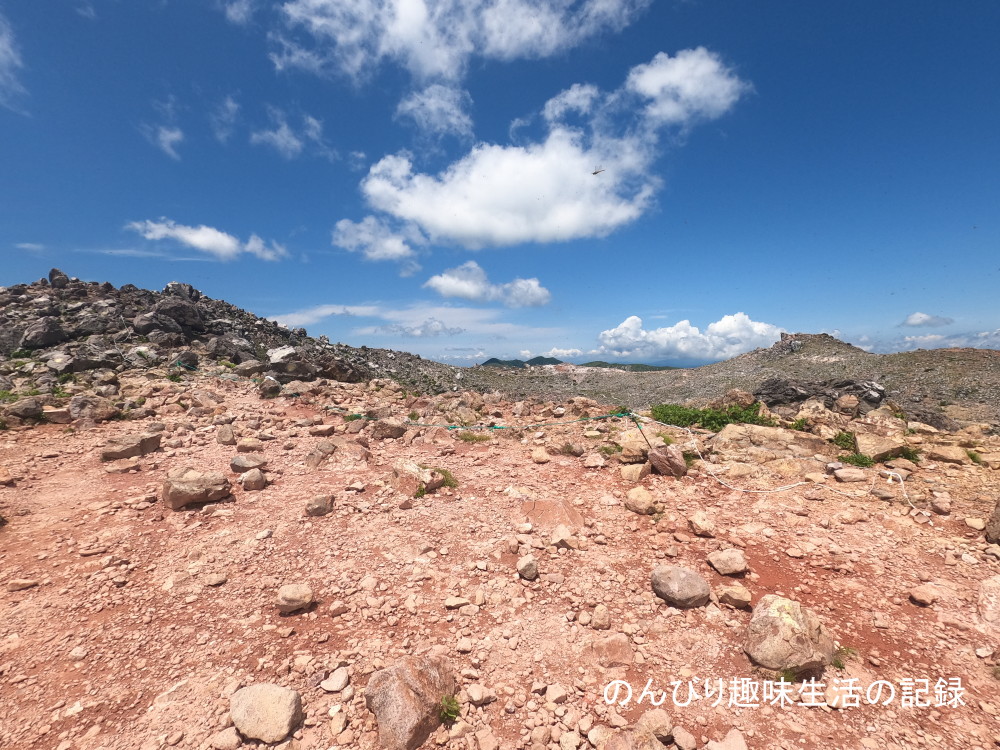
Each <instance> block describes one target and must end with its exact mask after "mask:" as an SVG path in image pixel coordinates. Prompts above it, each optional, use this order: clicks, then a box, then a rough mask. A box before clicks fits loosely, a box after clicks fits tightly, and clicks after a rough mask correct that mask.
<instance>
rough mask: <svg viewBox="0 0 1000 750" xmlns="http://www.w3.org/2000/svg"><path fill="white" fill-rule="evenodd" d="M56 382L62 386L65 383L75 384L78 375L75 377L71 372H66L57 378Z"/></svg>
mask: <svg viewBox="0 0 1000 750" xmlns="http://www.w3.org/2000/svg"><path fill="white" fill-rule="evenodd" d="M56 380H57V381H58V382H59V384H60V385H62V384H63V383H75V382H76V375H74V374H73V373H71V372H64V373H63V374H62V375H60V376H59V377H58V378H56Z"/></svg>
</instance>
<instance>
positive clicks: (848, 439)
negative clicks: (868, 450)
mask: <svg viewBox="0 0 1000 750" xmlns="http://www.w3.org/2000/svg"><path fill="white" fill-rule="evenodd" d="M833 444H834V445H836V446H837V447H838V448H842V449H843V450H845V451H853V450H854V433H853V432H838V433H837V434H836V435H835V436H834V438H833Z"/></svg>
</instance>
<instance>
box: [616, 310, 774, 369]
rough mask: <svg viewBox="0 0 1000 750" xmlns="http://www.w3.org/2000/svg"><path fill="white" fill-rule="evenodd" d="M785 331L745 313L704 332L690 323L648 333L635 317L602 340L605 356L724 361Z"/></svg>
mask: <svg viewBox="0 0 1000 750" xmlns="http://www.w3.org/2000/svg"><path fill="white" fill-rule="evenodd" d="M782 331H783V329H781V328H778V327H777V326H773V325H771V324H770V323H760V322H757V321H753V320H751V319H750V318H749V316H747V315H746V314H745V313H742V312H739V313H736V314H735V315H724V316H723V317H722V318H721V319H719V320H717V321H715V322H714V323H710V324H709V325H708V326H707V327H706V328H705V331H704V332H702V331H701V330H699V329H698V328H697V327H696V326H693V325H691V322H690V321H688V320H682V321H680V322H679V323H675V324H674V325H672V326H667V327H665V328H656V329H654V330H649V331H647V330H645V329H644V328H643V326H642V318H639V317H637V316H635V315H632V316H630V317H628V318H626V319H625V320H624V321H623V322H622V323H621V324H620V325H618V326H617V327H615V328H612V329H610V330H607V331H602V332H601V334H600V335H599V336H598V339H599V340H600V342H601V347H600V351H601V353H607V354H613V355H615V356H619V357H641V358H646V359H664V358H671V359H684V360H720V359H728V358H730V357H735V356H736V355H738V354H743V353H744V352H748V351H750V350H752V349H755V348H758V347H767V346H770V345H771V344H773V343H774V342H775V341H777V340H778V339H779V338H780V337H781V333H782Z"/></svg>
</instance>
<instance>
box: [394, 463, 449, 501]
mask: <svg viewBox="0 0 1000 750" xmlns="http://www.w3.org/2000/svg"><path fill="white" fill-rule="evenodd" d="M389 482H390V483H391V484H392V486H393V487H394V488H395V489H396V490H397V491H398V492H402V493H403V494H404V495H407V496H408V497H421V496H423V495H425V494H427V493H430V492H434V490H437V489H440V488H441V487H442V486H443V485H444V475H443V474H441V473H439V472H437V471H434V470H433V469H425V468H422V467H421V466H420V465H419V464H417V463H416V462H415V461H410V460H408V459H400V460H399V461H397V462H396V463H395V464H394V465H393V467H392V477H391V478H390V480H389Z"/></svg>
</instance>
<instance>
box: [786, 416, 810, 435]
mask: <svg viewBox="0 0 1000 750" xmlns="http://www.w3.org/2000/svg"><path fill="white" fill-rule="evenodd" d="M788 427H789V429H792V430H798V431H799V432H806V431H807V430H808V429H809V420H808V419H806V418H805V417H802V419H796V420H795V421H794V422H792V423H791V424H790V425H788Z"/></svg>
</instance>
